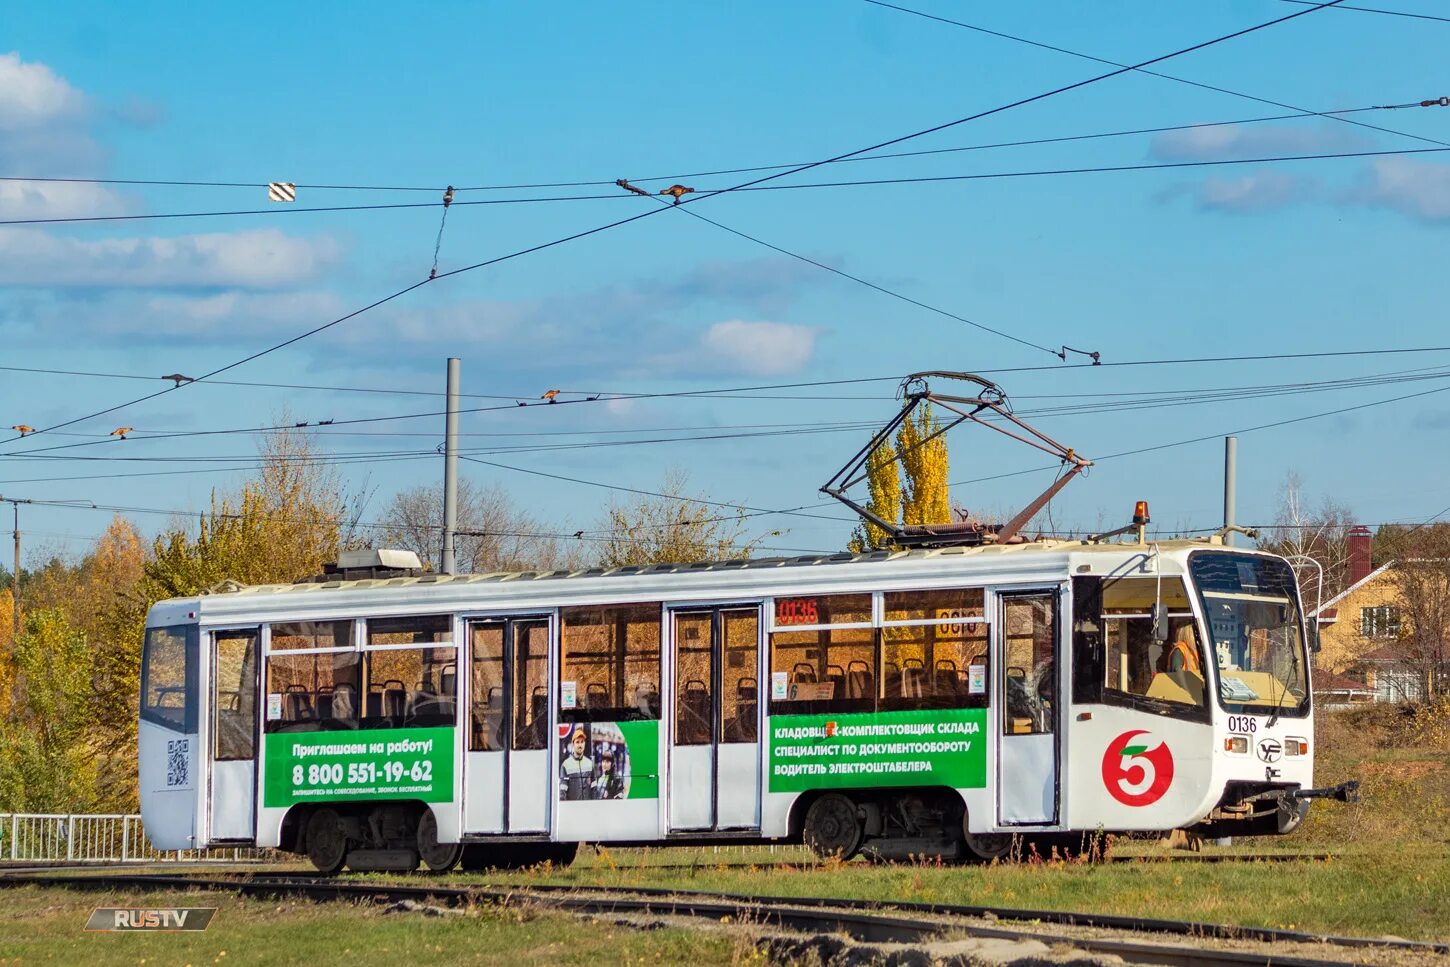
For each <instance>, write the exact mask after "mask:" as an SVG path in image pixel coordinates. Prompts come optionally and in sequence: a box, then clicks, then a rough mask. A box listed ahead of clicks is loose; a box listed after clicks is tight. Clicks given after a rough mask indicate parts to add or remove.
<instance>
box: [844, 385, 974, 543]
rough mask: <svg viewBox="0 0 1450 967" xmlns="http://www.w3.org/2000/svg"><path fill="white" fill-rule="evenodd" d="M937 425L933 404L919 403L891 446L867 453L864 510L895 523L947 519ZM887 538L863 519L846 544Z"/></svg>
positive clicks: (942, 445) (943, 451)
mask: <svg viewBox="0 0 1450 967" xmlns="http://www.w3.org/2000/svg"><path fill="white" fill-rule="evenodd" d="M940 430H941V421H940V420H938V419H937V418H936V414H934V413H933V412H932V409H931V404H930V403H923V404H922V405H921V406H919V407H917V409H916V411H915V413H914V414H913V415H912V416H910V417H908V418H907V419H906V420H904V421H903V422H902V424H901V428H900V429H899V430H897V432H896V442H895V446H890V445H888V444H885V443H883V444H882V445H881V446H879V447H877V448H876V449H875V450H873V451H872V452H871V454H870V456H868V457H867V458H866V485H867V488H868V496H867V500H866V509H867V510H869V511H871V512H872V513H873V514H875V515H876V516H878V517H880V518H882V519H883V520H888V521H892V522H894V523H898V524H946V523H949V522H950V521H951V519H952V510H951V503H950V501H949V500H948V499H947V470H948V466H949V464H948V460H947V441H946V436H945V435H942V434H940ZM933 434H937V435H935V436H934V435H933ZM898 454H900V459H897V455H898ZM890 538H891V535H890V534H888V533H887V532H886V531H884V530H882V529H881V528H880V527H878V526H876V525H875V524H873V523H871V522H870V521H862V523H861V526H860V527H858V528H856V532H855V533H854V534H853V535H852V537H851V541H850V544H849V545H848V547H849V548H850V550H852V551H854V552H855V553H858V554H859V553H861V552H863V551H869V550H877V549H879V548H882V547H887V546H889V545H890Z"/></svg>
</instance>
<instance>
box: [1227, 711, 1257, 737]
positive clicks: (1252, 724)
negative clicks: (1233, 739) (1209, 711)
mask: <svg viewBox="0 0 1450 967" xmlns="http://www.w3.org/2000/svg"><path fill="white" fill-rule="evenodd" d="M1228 730H1229V731H1230V732H1247V733H1250V734H1252V733H1254V732H1257V731H1259V723H1258V721H1257V720H1255V719H1254V717H1253V716H1252V715H1230V716H1229V717H1228Z"/></svg>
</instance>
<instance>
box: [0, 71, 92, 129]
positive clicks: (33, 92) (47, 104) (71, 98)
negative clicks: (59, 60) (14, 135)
mask: <svg viewBox="0 0 1450 967" xmlns="http://www.w3.org/2000/svg"><path fill="white" fill-rule="evenodd" d="M86 107H87V104H86V98H85V96H84V95H82V94H81V92H80V91H78V90H76V89H75V88H74V87H71V86H70V84H68V83H67V82H66V80H65V79H64V78H62V77H60V76H58V75H57V74H56V73H55V71H53V70H51V69H50V68H49V67H47V66H46V65H44V64H41V63H38V62H36V61H31V62H29V63H26V62H25V61H22V60H21V59H20V54H19V53H18V52H16V51H11V52H10V53H8V54H0V130H6V131H16V130H21V129H24V128H32V127H39V126H41V125H45V124H51V123H54V122H55V121H57V120H72V119H76V118H79V117H81V116H82V115H84V114H85V112H86Z"/></svg>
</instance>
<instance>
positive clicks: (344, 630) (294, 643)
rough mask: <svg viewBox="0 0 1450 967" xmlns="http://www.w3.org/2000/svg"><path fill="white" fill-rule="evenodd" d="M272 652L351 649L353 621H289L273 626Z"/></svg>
mask: <svg viewBox="0 0 1450 967" xmlns="http://www.w3.org/2000/svg"><path fill="white" fill-rule="evenodd" d="M271 637H272V643H271V645H270V646H269V647H270V649H271V650H272V651H294V650H299V649H303V648H306V649H313V648H351V647H352V622H351V621H289V622H285V623H282V624H275V625H272V636H271Z"/></svg>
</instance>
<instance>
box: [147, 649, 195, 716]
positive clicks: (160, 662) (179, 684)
mask: <svg viewBox="0 0 1450 967" xmlns="http://www.w3.org/2000/svg"><path fill="white" fill-rule="evenodd" d="M196 651H197V646H196V631H195V629H194V628H190V627H187V626H182V627H174V628H148V629H146V641H145V647H144V648H143V652H142V660H141V718H143V719H145V720H146V721H148V722H154V723H156V724H157V725H163V726H165V727H166V728H169V729H174V730H176V731H178V732H195V731H196V726H197V721H196V718H197V716H196V713H197V702H196V689H197V656H196Z"/></svg>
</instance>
